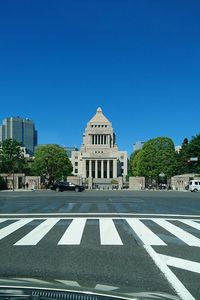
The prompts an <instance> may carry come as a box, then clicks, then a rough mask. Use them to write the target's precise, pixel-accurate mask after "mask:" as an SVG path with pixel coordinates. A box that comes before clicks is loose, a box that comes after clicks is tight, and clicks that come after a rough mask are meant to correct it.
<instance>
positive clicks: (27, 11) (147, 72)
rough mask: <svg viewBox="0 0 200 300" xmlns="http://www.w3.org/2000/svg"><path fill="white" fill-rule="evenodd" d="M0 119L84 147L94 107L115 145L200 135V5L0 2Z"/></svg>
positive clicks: (43, 138)
mask: <svg viewBox="0 0 200 300" xmlns="http://www.w3.org/2000/svg"><path fill="white" fill-rule="evenodd" d="M0 104H1V106H0V120H3V119H4V118H5V117H8V116H18V115H19V116H22V117H28V118H30V119H33V120H34V122H35V124H36V128H37V130H38V132H39V143H58V144H60V145H67V146H74V145H76V146H78V147H79V146H80V144H81V142H82V134H83V131H84V129H85V127H86V124H87V122H88V121H89V119H90V118H91V117H92V116H93V115H94V114H95V112H96V109H97V107H98V106H100V107H102V109H103V112H104V114H105V115H106V116H107V118H108V119H110V121H111V122H112V124H113V127H114V129H115V132H116V136H117V144H118V146H119V148H120V149H121V150H127V151H128V152H129V153H131V152H132V146H133V143H134V142H135V141H138V140H142V141H145V140H148V139H150V138H153V137H157V136H168V137H171V138H172V139H173V141H174V143H175V144H176V145H178V144H181V143H182V140H183V139H184V138H185V137H188V138H189V139H190V138H191V136H193V135H196V134H197V133H199V132H200V129H199V124H200V122H199V120H200V117H199V115H200V110H199V108H200V2H199V1H198V0H197V1H195V0H193V1H189V0H188V1H185V0H180V1H177V0H166V1H165V0H163V1H160V0H157V1H155V0H151V1H149V0H146V1H143V0H140V1H134V0H130V1H128V0H123V1H122V0H121V1H118V0H101V1H100V0H99V1H95V0H91V1H87V0H84V1H82V0H80V1H77V0H63V1H62V0H60V1H51V0H46V1H43V0H40V1H38V0H34V1H30V0H24V1H22V0H18V1H16V0H13V1H10V0H6V1H1V2H0Z"/></svg>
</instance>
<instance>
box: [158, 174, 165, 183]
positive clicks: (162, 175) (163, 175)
mask: <svg viewBox="0 0 200 300" xmlns="http://www.w3.org/2000/svg"><path fill="white" fill-rule="evenodd" d="M159 177H160V178H161V180H162V183H163V178H164V177H165V173H163V172H161V173H160V174H159Z"/></svg>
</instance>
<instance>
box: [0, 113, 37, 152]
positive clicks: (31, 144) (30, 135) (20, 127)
mask: <svg viewBox="0 0 200 300" xmlns="http://www.w3.org/2000/svg"><path fill="white" fill-rule="evenodd" d="M6 139H13V140H16V141H17V142H18V143H20V144H22V146H24V147H26V150H27V153H28V154H30V155H33V153H34V148H35V146H36V145H37V131H36V130H35V125H34V123H33V121H32V120H29V119H22V118H20V117H10V118H6V119H4V120H3V125H1V126H0V141H4V140H6Z"/></svg>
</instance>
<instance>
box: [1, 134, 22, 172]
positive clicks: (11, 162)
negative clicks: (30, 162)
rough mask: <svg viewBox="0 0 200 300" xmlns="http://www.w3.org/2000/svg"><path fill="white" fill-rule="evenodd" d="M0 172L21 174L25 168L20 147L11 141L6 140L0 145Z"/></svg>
mask: <svg viewBox="0 0 200 300" xmlns="http://www.w3.org/2000/svg"><path fill="white" fill-rule="evenodd" d="M0 162H1V167H0V169H1V172H5V173H14V172H15V173H16V172H23V170H24V169H25V167H26V161H25V159H24V155H23V151H22V150H21V145H20V144H19V143H18V142H17V141H15V140H12V139H7V140H5V141H3V142H2V143H1V144H0Z"/></svg>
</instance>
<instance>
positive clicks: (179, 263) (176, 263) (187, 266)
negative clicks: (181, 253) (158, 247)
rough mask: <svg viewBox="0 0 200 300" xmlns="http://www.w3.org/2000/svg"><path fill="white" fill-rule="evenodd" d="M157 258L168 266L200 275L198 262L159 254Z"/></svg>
mask: <svg viewBox="0 0 200 300" xmlns="http://www.w3.org/2000/svg"><path fill="white" fill-rule="evenodd" d="M159 256H160V258H161V259H162V260H163V261H164V262H165V263H166V265H168V266H171V267H175V268H179V269H183V270H187V271H191V272H195V273H199V274H200V263H198V262H195V261H191V260H186V259H183V258H178V257H173V256H168V255H164V254H159Z"/></svg>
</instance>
